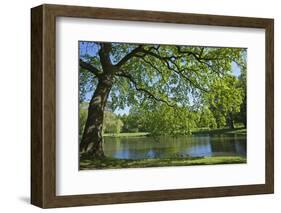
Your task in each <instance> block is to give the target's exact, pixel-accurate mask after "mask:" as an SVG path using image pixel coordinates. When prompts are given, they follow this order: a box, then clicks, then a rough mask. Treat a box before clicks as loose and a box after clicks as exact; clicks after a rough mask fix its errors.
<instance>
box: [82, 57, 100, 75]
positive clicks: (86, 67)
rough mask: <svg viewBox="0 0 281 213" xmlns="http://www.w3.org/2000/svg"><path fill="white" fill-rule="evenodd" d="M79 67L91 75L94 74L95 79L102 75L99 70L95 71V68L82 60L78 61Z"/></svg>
mask: <svg viewBox="0 0 281 213" xmlns="http://www.w3.org/2000/svg"><path fill="white" fill-rule="evenodd" d="M79 66H80V67H82V68H84V69H86V70H88V71H89V72H91V73H92V74H94V75H95V76H97V77H98V76H100V75H101V73H102V72H101V71H100V70H99V69H97V68H96V67H94V66H93V65H91V64H90V63H87V62H85V61H83V60H82V59H79Z"/></svg>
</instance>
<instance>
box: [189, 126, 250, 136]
mask: <svg viewBox="0 0 281 213" xmlns="http://www.w3.org/2000/svg"><path fill="white" fill-rule="evenodd" d="M192 134H193V135H199V134H209V135H216V134H240V135H246V134H247V129H246V128H244V127H239V128H235V129H228V128H221V129H198V130H194V131H193V132H192Z"/></svg>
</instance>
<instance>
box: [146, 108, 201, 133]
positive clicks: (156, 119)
mask: <svg viewBox="0 0 281 213" xmlns="http://www.w3.org/2000/svg"><path fill="white" fill-rule="evenodd" d="M195 120H196V114H195V113H192V112H189V111H188V109H187V108H184V107H169V106H167V105H165V104H161V105H158V106H156V107H155V108H152V109H151V110H148V111H145V112H144V113H143V117H142V123H143V126H145V127H146V128H147V131H149V132H150V134H151V135H173V136H176V135H189V134H191V130H192V129H193V128H195V127H196V122H195Z"/></svg>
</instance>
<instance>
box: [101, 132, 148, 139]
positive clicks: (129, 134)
mask: <svg viewBox="0 0 281 213" xmlns="http://www.w3.org/2000/svg"><path fill="white" fill-rule="evenodd" d="M147 135H149V133H148V132H122V133H117V134H112V133H105V134H103V136H104V137H116V138H119V137H142V136H147Z"/></svg>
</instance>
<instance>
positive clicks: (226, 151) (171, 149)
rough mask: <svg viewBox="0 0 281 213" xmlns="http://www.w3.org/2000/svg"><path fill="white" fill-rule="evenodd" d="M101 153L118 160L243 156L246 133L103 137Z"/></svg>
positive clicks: (244, 153) (244, 154)
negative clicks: (102, 150)
mask: <svg viewBox="0 0 281 213" xmlns="http://www.w3.org/2000/svg"><path fill="white" fill-rule="evenodd" d="M104 152H105V155H106V156H107V157H112V158H118V159H147V158H171V157H188V156H191V157H202V156H208V157H209V156H226V155H227V156H230V155H231V156H243V157H246V136H243V135H235V134H233V135H215V136H209V135H203V136H181V137H176V138H175V137H167V136H165V137H164V136H162V137H158V138H152V137H121V138H113V137H106V138H105V143H104Z"/></svg>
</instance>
